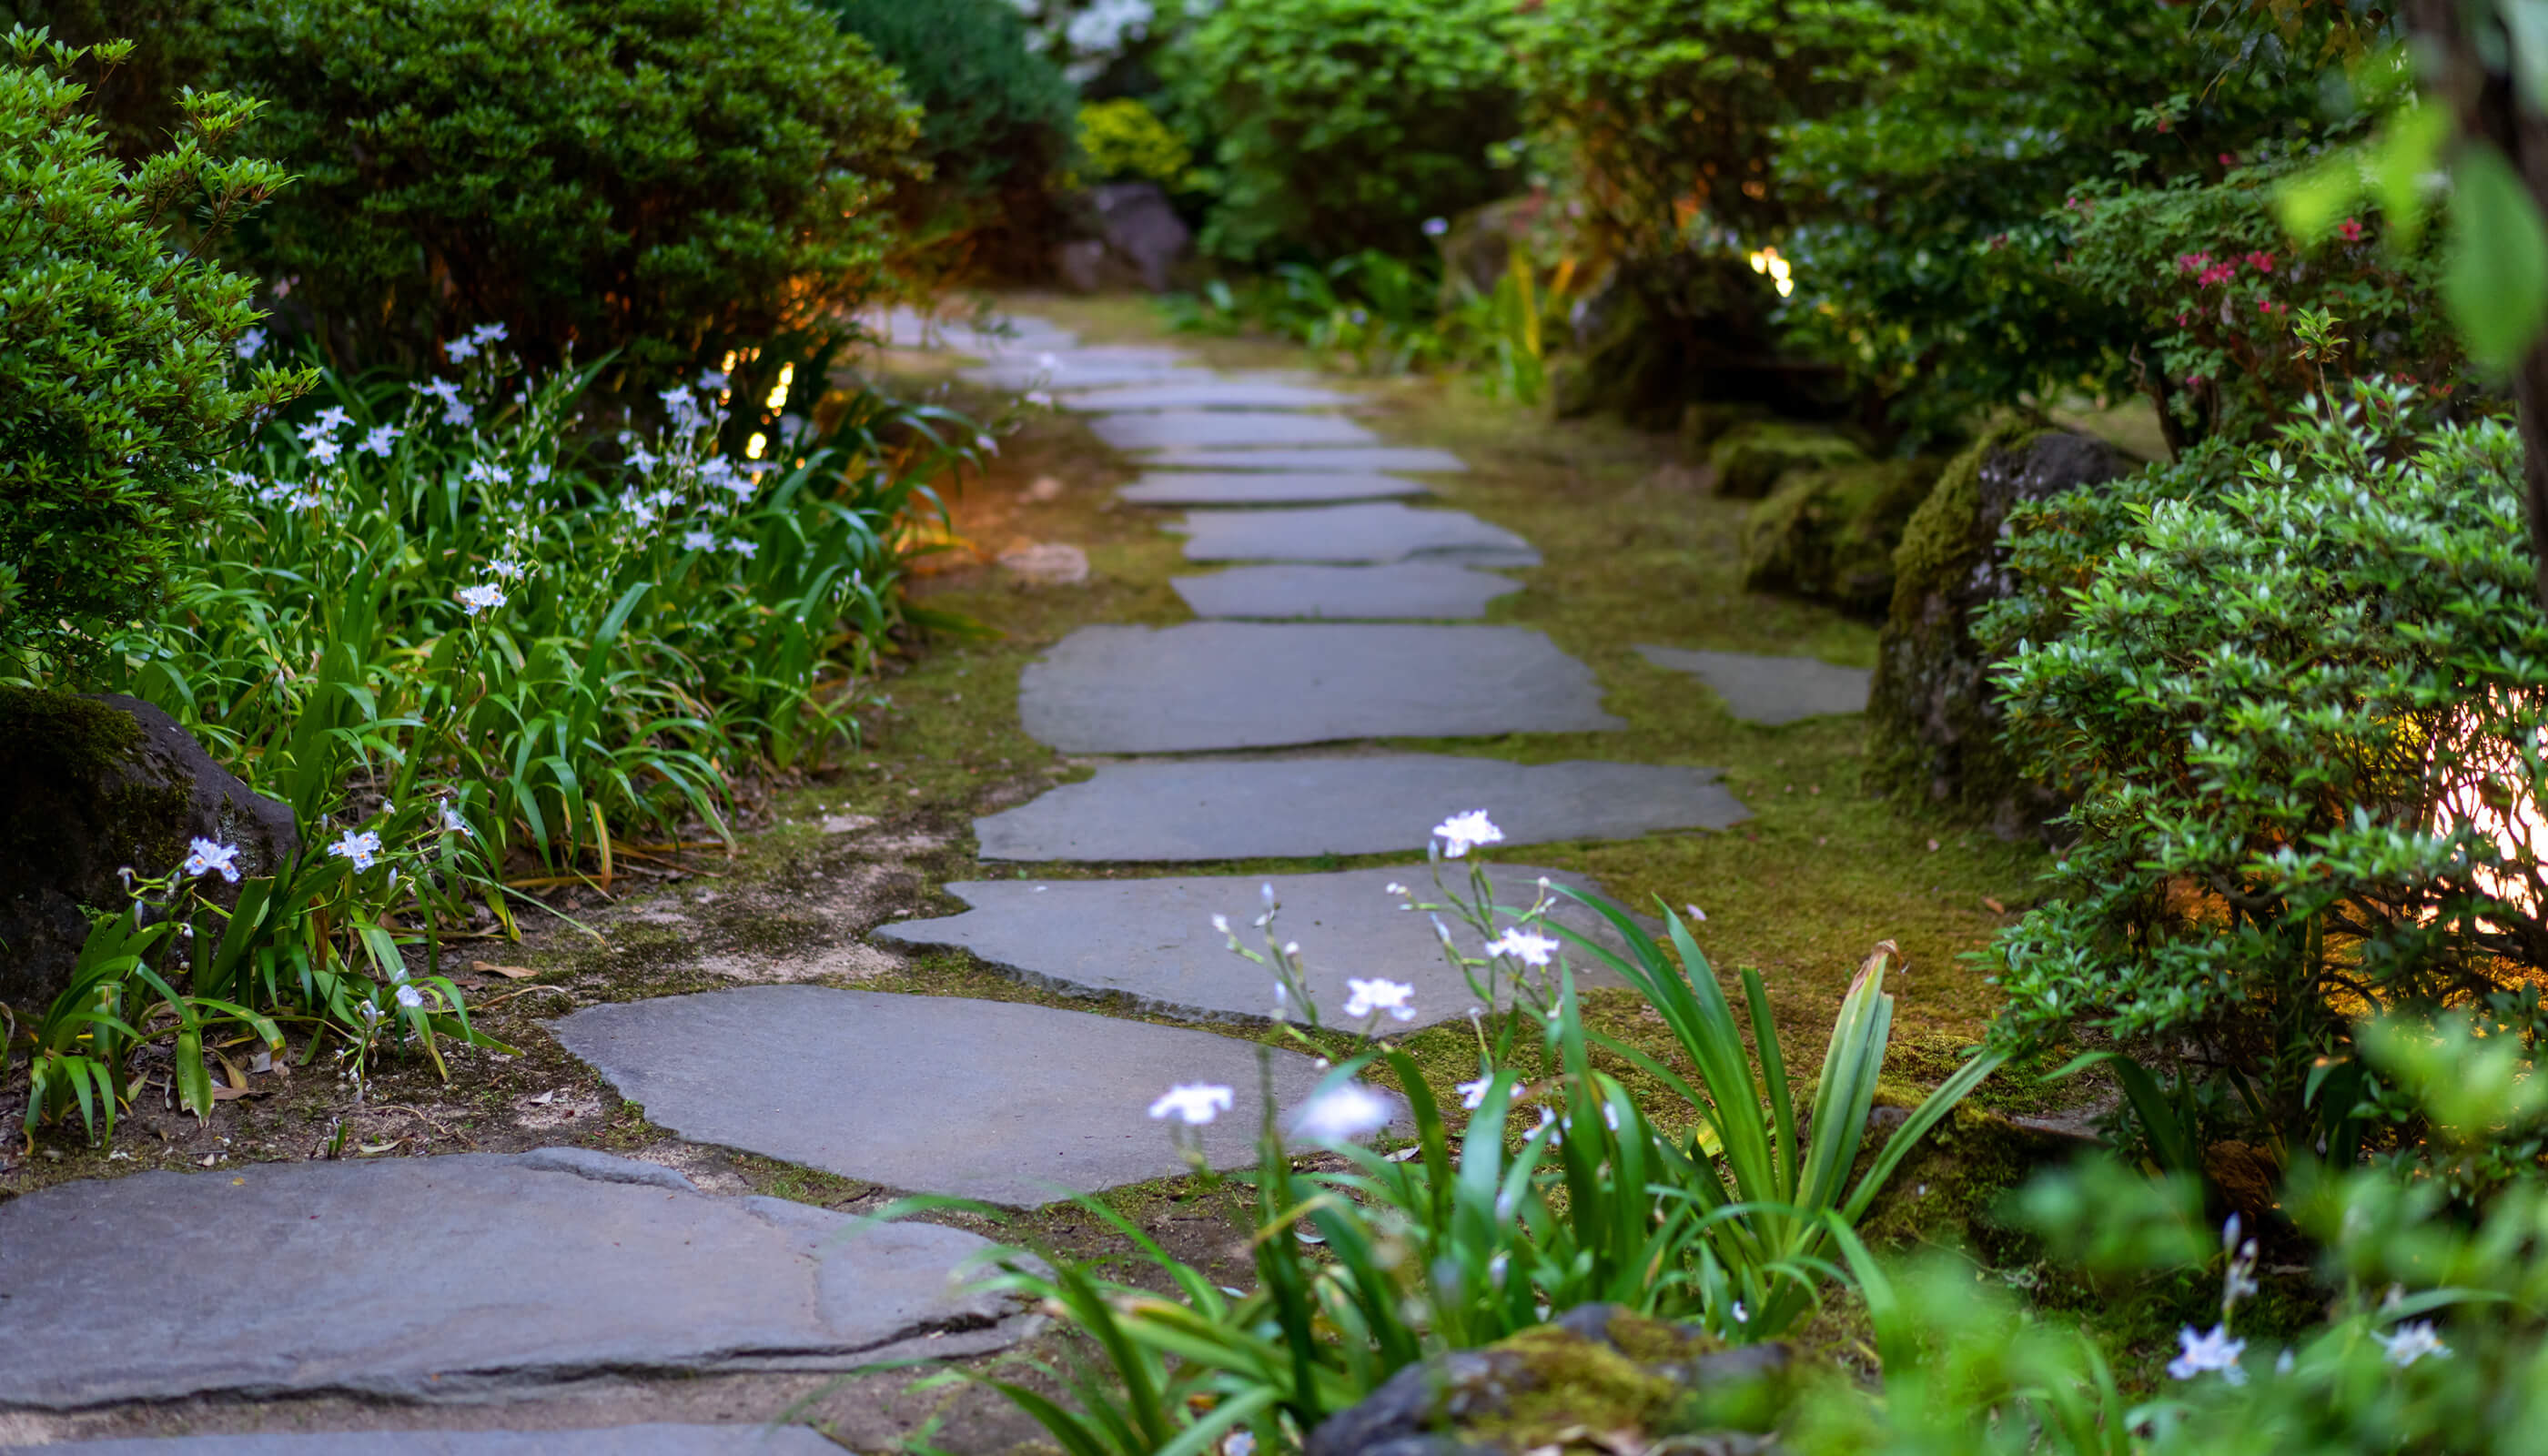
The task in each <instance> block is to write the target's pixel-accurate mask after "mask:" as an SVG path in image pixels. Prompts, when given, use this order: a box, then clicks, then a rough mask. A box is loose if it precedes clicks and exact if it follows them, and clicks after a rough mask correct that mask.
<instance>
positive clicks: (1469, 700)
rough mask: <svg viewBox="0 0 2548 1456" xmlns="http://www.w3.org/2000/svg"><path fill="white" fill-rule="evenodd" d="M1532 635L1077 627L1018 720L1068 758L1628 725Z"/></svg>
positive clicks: (1037, 669)
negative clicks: (1606, 707) (1605, 710)
mask: <svg viewBox="0 0 2548 1456" xmlns="http://www.w3.org/2000/svg"><path fill="white" fill-rule="evenodd" d="M1600 701H1601V689H1600V685H1599V684H1598V683H1595V682H1594V681H1593V678H1592V670H1591V669H1590V668H1587V667H1585V666H1584V665H1583V664H1582V663H1580V662H1577V661H1576V660H1575V659H1573V658H1571V657H1568V656H1567V655H1566V654H1565V653H1562V652H1560V651H1558V649H1557V645H1556V644H1555V643H1553V642H1550V641H1549V640H1548V638H1547V636H1546V635H1545V634H1543V633H1540V632H1536V631H1533V630H1531V629H1529V628H1526V627H1480V626H1416V625H1401V624H1394V623H1392V624H1384V623H1368V624H1365V623H1344V622H1298V623H1274V622H1189V623H1186V624H1185V625H1182V626H1176V627H1126V626H1099V627H1082V628H1080V629H1079V630H1078V631H1076V632H1073V633H1071V634H1070V635H1069V636H1067V637H1065V638H1063V639H1062V640H1061V641H1060V642H1059V643H1057V644H1055V645H1054V647H1053V648H1052V650H1051V651H1050V652H1048V653H1047V654H1046V655H1045V656H1044V657H1043V658H1042V659H1040V660H1039V661H1037V662H1034V663H1031V664H1029V665H1028V667H1027V669H1026V672H1025V673H1024V674H1023V675H1022V676H1021V678H1020V680H1019V684H1018V713H1019V717H1020V718H1021V720H1022V721H1023V722H1024V725H1025V727H1026V731H1027V733H1028V734H1029V735H1030V736H1031V737H1033V738H1034V739H1035V740H1036V741H1037V742H1039V743H1043V744H1046V745H1047V746H1049V747H1052V748H1057V749H1060V750H1061V751H1062V752H1064V753H1095V754H1144V753H1193V752H1200V751H1204V750H1210V749H1233V748H1271V747H1275V746H1278V745H1283V744H1295V743H1334V742H1338V741H1341V740H1346V739H1356V738H1461V737H1488V736H1494V735H1498V734H1504V733H1574V732H1584V731H1590V730H1603V729H1612V728H1623V727H1625V726H1627V725H1626V724H1625V723H1624V722H1623V721H1621V720H1620V719H1618V718H1615V717H1612V716H1611V715H1610V714H1608V713H1605V712H1603V711H1602V710H1601V706H1600Z"/></svg>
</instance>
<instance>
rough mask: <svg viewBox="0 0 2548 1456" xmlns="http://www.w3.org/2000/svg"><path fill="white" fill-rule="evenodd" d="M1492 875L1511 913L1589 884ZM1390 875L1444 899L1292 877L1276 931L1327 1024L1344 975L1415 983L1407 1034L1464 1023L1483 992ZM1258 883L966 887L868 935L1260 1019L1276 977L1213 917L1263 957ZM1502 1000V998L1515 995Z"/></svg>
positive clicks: (1351, 879) (1500, 869) (1581, 972)
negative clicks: (1551, 885) (1297, 950)
mask: <svg viewBox="0 0 2548 1456" xmlns="http://www.w3.org/2000/svg"><path fill="white" fill-rule="evenodd" d="M1460 867H1461V866H1456V865H1455V866H1454V868H1460ZM1492 872H1493V875H1494V882H1495V885H1496V891H1497V894H1496V901H1497V903H1498V904H1501V905H1507V906H1511V907H1513V908H1515V909H1518V908H1520V907H1522V906H1526V905H1528V904H1529V903H1530V902H1531V900H1532V898H1533V897H1534V896H1535V895H1537V893H1538V886H1537V879H1538V876H1540V875H1542V874H1546V875H1548V876H1549V877H1550V878H1551V879H1553V880H1555V881H1558V882H1560V883H1565V884H1571V885H1575V886H1577V887H1579V888H1583V887H1586V881H1585V880H1584V879H1583V878H1582V877H1581V876H1578V875H1571V874H1567V873H1564V872H1562V871H1558V870H1549V869H1537V868H1533V867H1532V866H1530V865H1497V866H1495V868H1494V870H1493V871H1492ZM1393 880H1402V881H1406V882H1407V883H1409V884H1410V885H1412V886H1414V887H1415V888H1417V889H1419V890H1421V891H1422V892H1423V896H1424V898H1426V899H1428V900H1439V899H1441V898H1443V897H1442V896H1441V895H1440V894H1439V893H1437V892H1436V891H1435V890H1434V887H1433V885H1432V883H1431V881H1430V880H1429V879H1427V878H1426V876H1425V871H1424V869H1423V868H1422V867H1421V866H1415V867H1399V868H1395V869H1347V870H1338V871H1335V872H1333V873H1327V874H1290V875H1281V876H1277V877H1276V878H1275V879H1274V880H1273V881H1272V883H1273V885H1274V890H1275V893H1276V894H1277V895H1278V896H1279V897H1280V898H1281V900H1282V906H1283V908H1282V912H1281V915H1280V916H1279V918H1278V919H1277V920H1276V922H1275V933H1276V934H1277V935H1278V936H1279V937H1281V938H1282V939H1284V940H1289V941H1298V942H1300V944H1301V951H1302V954H1303V956H1305V957H1306V958H1307V962H1308V965H1309V975H1310V984H1309V991H1310V994H1311V995H1312V996H1313V997H1314V998H1316V999H1317V1001H1318V1003H1319V1015H1320V1018H1321V1020H1322V1021H1323V1022H1324V1023H1325V1024H1327V1025H1329V1026H1337V1025H1343V1024H1344V1023H1343V1008H1344V1004H1345V998H1346V987H1345V980H1346V978H1347V977H1349V976H1352V977H1372V976H1380V977H1386V978H1387V979H1390V980H1393V981H1402V982H1406V983H1408V984H1410V985H1412V986H1414V987H1415V997H1414V1003H1415V1017H1414V1019H1413V1020H1412V1021H1411V1022H1409V1023H1406V1024H1405V1025H1409V1026H1419V1027H1421V1026H1431V1025H1433V1024H1434V1023H1436V1022H1445V1021H1456V1020H1459V1019H1460V1018H1462V1017H1464V1016H1466V1015H1467V1014H1468V1011H1469V1008H1470V1007H1472V1006H1478V1005H1481V1004H1483V998H1482V997H1481V996H1480V994H1479V992H1478V990H1477V989H1473V988H1472V987H1471V986H1470V985H1469V984H1468V982H1467V980H1466V978H1464V977H1463V976H1462V975H1461V974H1460V973H1459V972H1458V971H1457V970H1454V969H1453V968H1452V967H1451V966H1450V964H1449V962H1448V961H1447V960H1445V958H1444V957H1443V955H1442V947H1441V944H1440V943H1439V942H1438V941H1436V940H1435V939H1434V937H1433V928H1432V926H1431V925H1430V924H1428V923H1427V921H1426V919H1425V917H1424V916H1422V915H1419V914H1410V913H1409V912H1407V911H1404V910H1401V909H1400V908H1399V904H1400V901H1399V898H1398V897H1397V896H1396V895H1392V894H1390V893H1388V892H1387V890H1386V886H1387V885H1388V884H1389V883H1390V882H1391V881H1393ZM1264 883H1265V881H1264V880H1262V879H1260V878H1259V877H1257V876H1254V875H1188V876H1179V877H1173V878H1158V879H1082V880H1050V881H1035V880H1022V879H994V880H967V881H963V882H960V883H956V884H951V885H949V886H947V889H948V890H949V892H951V893H953V894H955V895H956V896H957V897H958V898H960V899H962V900H963V901H964V902H965V903H966V904H967V905H970V906H972V907H973V908H972V909H971V910H969V911H967V912H966V913H964V914H962V915H953V916H948V917H945V918H943V919H938V920H914V921H903V922H901V923H898V924H895V925H888V926H884V927H881V928H879V929H878V930H877V931H875V932H874V934H875V935H876V936H877V937H879V938H881V939H887V940H894V941H901V942H905V943H907V944H910V945H915V946H955V947H960V948H962V949H963V950H966V951H969V952H971V953H972V954H973V955H975V956H980V957H981V958H982V959H983V960H985V961H988V962H989V963H991V964H993V965H996V966H998V967H1000V968H1002V969H1004V970H1007V971H1009V972H1010V973H1012V974H1015V975H1019V976H1023V977H1025V978H1027V979H1029V980H1032V981H1035V982H1038V983H1040V984H1045V985H1049V986H1053V987H1056V988H1058V989H1061V990H1065V991H1082V992H1090V993H1105V992H1115V993H1119V994H1122V995H1125V996H1129V997H1131V998H1132V999H1133V1000H1134V1002H1135V1003H1136V1004H1138V1005H1141V1006H1145V1007H1150V1008H1154V1009H1157V1010H1160V1011H1167V1012H1174V1013H1178V1014H1182V1015H1187V1016H1201V1017H1229V1018H1236V1019H1244V1020H1249V1021H1266V1020H1270V1019H1271V1018H1272V1017H1273V1015H1274V1010H1275V1003H1274V985H1275V983H1274V978H1273V976H1272V975H1271V974H1270V973H1269V972H1267V971H1266V970H1265V968H1264V967H1262V966H1259V965H1257V964H1255V963H1254V962H1252V961H1248V960H1244V959H1241V958H1240V957H1239V956H1235V955H1232V954H1231V953H1230V952H1229V949H1228V946H1227V943H1226V941H1225V939H1224V938H1223V936H1222V934H1221V932H1219V931H1217V930H1215V929H1214V928H1213V925H1212V917H1213V916H1215V915H1224V916H1227V917H1229V923H1230V924H1231V926H1233V927H1234V928H1236V929H1237V930H1238V932H1239V933H1240V935H1241V936H1242V938H1243V944H1245V945H1247V946H1248V947H1249V948H1250V949H1252V950H1257V951H1259V952H1261V951H1262V950H1263V946H1262V944H1261V937H1260V936H1259V935H1258V933H1257V932H1255V931H1253V930H1251V929H1250V928H1249V922H1251V921H1252V920H1253V919H1255V917H1256V916H1258V915H1259V914H1261V913H1262V912H1263V910H1264V902H1263V900H1262V898H1261V891H1260V886H1261V885H1263V884H1264ZM1553 918H1554V919H1556V920H1558V921H1560V922H1562V923H1564V924H1567V925H1570V926H1573V927H1575V928H1576V929H1578V930H1581V931H1583V932H1585V933H1587V934H1589V935H1593V936H1595V938H1596V939H1600V940H1602V941H1604V942H1606V943H1607V944H1609V945H1611V946H1612V947H1613V948H1616V947H1617V945H1618V942H1617V940H1616V938H1615V935H1614V933H1613V932H1611V931H1610V930H1609V929H1608V927H1607V926H1606V925H1603V924H1601V923H1600V922H1599V921H1598V920H1597V919H1596V918H1595V917H1594V916H1593V915H1592V912H1591V911H1589V910H1586V909H1584V908H1582V907H1581V906H1577V905H1574V904H1573V903H1572V902H1565V908H1563V909H1560V910H1558V911H1556V912H1554V914H1553ZM1454 934H1455V935H1458V936H1459V938H1460V941H1461V944H1462V948H1463V949H1464V950H1466V951H1468V952H1469V953H1471V954H1475V953H1476V952H1477V950H1478V944H1477V938H1476V937H1474V936H1472V935H1469V934H1468V933H1467V932H1466V931H1465V930H1462V929H1460V928H1458V927H1454ZM1576 978H1577V982H1578V984H1582V985H1615V984H1617V982H1616V981H1615V980H1612V979H1608V978H1607V977H1606V976H1604V975H1596V974H1594V973H1592V971H1590V970H1588V969H1587V968H1586V967H1585V966H1583V965H1580V964H1579V965H1578V966H1577V977H1576ZM1498 991H1499V995H1498V999H1499V1000H1500V1001H1501V1000H1502V999H1504V998H1505V997H1506V996H1508V995H1509V992H1510V987H1509V986H1508V985H1507V986H1503V987H1499V988H1498ZM1295 1010H1296V1012H1297V1008H1296V1009H1295ZM1387 1025H1389V1026H1392V1027H1396V1026H1399V1025H1401V1023H1398V1022H1394V1021H1392V1022H1388V1023H1387Z"/></svg>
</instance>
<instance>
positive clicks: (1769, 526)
mask: <svg viewBox="0 0 2548 1456" xmlns="http://www.w3.org/2000/svg"><path fill="white" fill-rule="evenodd" d="M1945 464H1946V462H1944V461H1943V460H1938V459H1935V458H1932V459H1925V460H1876V461H1861V462H1858V463H1855V464H1848V465H1832V466H1824V467H1820V468H1816V469H1809V470H1800V471H1792V472H1789V473H1788V474H1787V475H1786V477H1785V478H1784V479H1783V480H1782V481H1780V483H1779V485H1778V489H1777V491H1776V492H1775V493H1774V494H1773V495H1772V496H1771V497H1770V499H1769V500H1764V501H1762V502H1761V503H1760V504H1758V505H1755V506H1753V507H1752V513H1751V515H1750V516H1749V517H1748V518H1746V520H1745V521H1744V523H1743V588H1744V590H1745V591H1747V592H1784V593H1786V594H1788V595H1791V596H1802V597H1805V598H1807V599H1809V600H1813V601H1827V602H1830V603H1831V604H1832V605H1834V606H1837V607H1839V608H1840V609H1841V610H1843V611H1846V612H1851V613H1855V614H1857V615H1860V616H1881V615H1882V614H1883V612H1884V609H1885V607H1886V605H1887V604H1888V603H1889V602H1891V601H1892V600H1893V551H1894V548H1895V547H1897V546H1899V545H1900V544H1901V542H1902V529H1903V527H1904V525H1905V524H1907V523H1908V522H1909V521H1910V519H1911V513H1912V512H1913V511H1915V510H1917V509H1919V508H1920V502H1921V501H1923V500H1926V499H1928V496H1929V492H1930V490H1931V488H1932V487H1934V486H1936V485H1937V483H1938V473H1939V471H1940V470H1942V469H1943V468H1944V467H1945Z"/></svg>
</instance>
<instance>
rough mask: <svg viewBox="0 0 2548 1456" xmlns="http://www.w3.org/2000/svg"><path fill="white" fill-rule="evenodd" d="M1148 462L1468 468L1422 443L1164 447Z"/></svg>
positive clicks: (1422, 470) (1175, 466) (1366, 470)
mask: <svg viewBox="0 0 2548 1456" xmlns="http://www.w3.org/2000/svg"><path fill="white" fill-rule="evenodd" d="M1149 464H1150V465H1152V466H1153V467H1158V468H1164V469H1170V470H1282V471H1294V472H1298V471H1312V470H1324V471H1340V472H1345V473H1349V474H1356V475H1368V474H1371V473H1373V472H1375V471H1391V470H1405V471H1412V472H1414V473H1415V474H1417V475H1425V474H1436V475H1440V474H1451V473H1454V472H1458V471H1464V470H1467V469H1468V468H1469V467H1468V466H1467V465H1466V464H1465V463H1463V462H1462V461H1461V459H1460V457H1459V456H1457V455H1454V454H1452V453H1451V452H1450V451H1448V450H1434V449H1429V448H1427V447H1425V446H1421V445H1334V446H1327V447H1323V448H1316V449H1285V448H1272V449H1263V450H1203V449H1195V450H1168V451H1162V452H1161V453H1160V454H1158V455H1156V456H1154V457H1152V458H1151V460H1150V461H1149Z"/></svg>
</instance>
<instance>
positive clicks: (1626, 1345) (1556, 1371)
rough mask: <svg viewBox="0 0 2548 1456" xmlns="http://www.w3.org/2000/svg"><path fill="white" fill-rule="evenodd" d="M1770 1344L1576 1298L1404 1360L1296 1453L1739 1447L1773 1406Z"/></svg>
mask: <svg viewBox="0 0 2548 1456" xmlns="http://www.w3.org/2000/svg"><path fill="white" fill-rule="evenodd" d="M1788 1374H1789V1355H1788V1351H1787V1348H1786V1346H1784V1345H1781V1344H1761V1345H1747V1346H1741V1347H1734V1348H1729V1347H1728V1346H1727V1345H1726V1344H1725V1343H1724V1342H1723V1341H1722V1340H1719V1339H1717V1338H1716V1337H1714V1336H1713V1335H1709V1334H1706V1333H1704V1332H1702V1331H1699V1330H1697V1329H1694V1328H1692V1327H1690V1326H1688V1325H1678V1324H1668V1323H1665V1322H1664V1321H1662V1320H1659V1319H1646V1318H1644V1317H1642V1316H1639V1315H1634V1314H1631V1313H1629V1312H1627V1311H1625V1310H1623V1309H1621V1308H1619V1307H1617V1306H1615V1305H1585V1306H1582V1307H1581V1308H1579V1309H1575V1310H1572V1311H1569V1312H1568V1313H1567V1314H1566V1315H1564V1316H1563V1317H1561V1318H1559V1319H1555V1320H1553V1321H1551V1322H1550V1323H1547V1324H1543V1325H1540V1326H1538V1327H1536V1328H1532V1329H1525V1330H1523V1331H1521V1332H1520V1333H1518V1334H1515V1335H1512V1336H1510V1337H1508V1338H1506V1339H1503V1340H1501V1341H1499V1342H1497V1343H1495V1344H1492V1345H1488V1346H1487V1347H1485V1348H1484V1349H1477V1350H1459V1351H1455V1352H1453V1353H1451V1354H1448V1355H1441V1356H1437V1357H1435V1358H1433V1359H1430V1360H1427V1361H1424V1362H1422V1363H1421V1364H1416V1365H1410V1366H1408V1367H1407V1368H1406V1369H1404V1370H1401V1371H1399V1372H1398V1373H1397V1374H1396V1375H1394V1376H1392V1377H1390V1379H1389V1380H1388V1381H1387V1382H1386V1383H1385V1384H1383V1385H1382V1386H1381V1388H1380V1389H1379V1390H1377V1391H1374V1392H1373V1393H1372V1394H1371V1396H1370V1397H1369V1398H1368V1399H1366V1400H1365V1401H1363V1403H1362V1404H1361V1405H1358V1406H1355V1407H1353V1408H1352V1409H1351V1410H1342V1411H1339V1412H1337V1413H1336V1414H1334V1415H1332V1416H1329V1417H1328V1418H1327V1419H1326V1420H1325V1421H1324V1422H1323V1423H1321V1424H1320V1425H1319V1428H1318V1429H1317V1430H1315V1431H1312V1432H1311V1433H1310V1440H1309V1446H1308V1456H1377V1453H1380V1452H1384V1451H1386V1452H1388V1453H1391V1456H1410V1453H1414V1452H1426V1453H1435V1456H1463V1453H1465V1456H1488V1453H1515V1456H1518V1453H1521V1452H1535V1451H1555V1452H1577V1451H1582V1452H1588V1453H1589V1452H1593V1451H1615V1450H1617V1449H1619V1447H1618V1446H1617V1445H1616V1444H1614V1443H1615V1442H1617V1441H1618V1440H1620V1439H1621V1438H1623V1437H1627V1436H1631V1435H1633V1436H1636V1437H1638V1438H1639V1439H1638V1445H1639V1447H1640V1448H1643V1447H1644V1446H1645V1445H1647V1444H1650V1443H1652V1442H1654V1441H1657V1440H1661V1439H1663V1438H1666V1437H1671V1438H1673V1441H1672V1445H1671V1449H1672V1450H1675V1451H1683V1452H1689V1453H1692V1456H1752V1453H1766V1452H1769V1451H1771V1450H1772V1449H1774V1447H1773V1445H1772V1440H1771V1437H1770V1436H1769V1435H1768V1434H1766V1432H1768V1431H1769V1430H1771V1429H1772V1428H1773V1427H1774V1426H1775V1425H1776V1423H1777V1421H1778V1419H1779V1417H1780V1416H1781V1415H1782V1414H1783V1413H1784V1411H1785V1408H1786V1402H1787V1395H1788Z"/></svg>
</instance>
